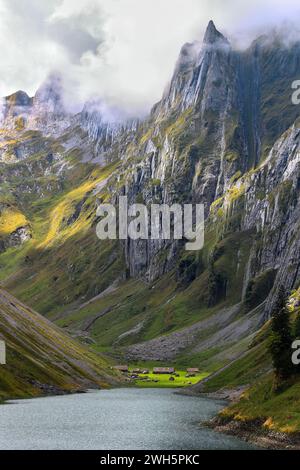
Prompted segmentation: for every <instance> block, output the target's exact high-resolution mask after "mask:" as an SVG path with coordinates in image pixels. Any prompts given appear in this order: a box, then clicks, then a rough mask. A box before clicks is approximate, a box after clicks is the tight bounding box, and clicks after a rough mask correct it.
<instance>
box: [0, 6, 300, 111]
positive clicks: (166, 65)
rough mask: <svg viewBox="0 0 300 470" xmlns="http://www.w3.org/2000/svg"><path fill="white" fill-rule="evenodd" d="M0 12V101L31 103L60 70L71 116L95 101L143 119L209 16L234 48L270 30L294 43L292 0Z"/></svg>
mask: <svg viewBox="0 0 300 470" xmlns="http://www.w3.org/2000/svg"><path fill="white" fill-rule="evenodd" d="M0 12H1V15H0V41H1V44H2V58H1V64H0V74H1V77H2V78H1V82H0V96H7V95H10V94H12V93H14V92H15V91H16V90H19V89H20V90H24V91H26V92H27V93H28V95H30V96H33V95H34V93H35V92H36V90H37V89H38V87H39V86H40V85H41V84H42V83H43V82H44V81H45V80H46V78H47V77H48V76H49V75H50V74H51V73H53V72H55V71H58V72H59V73H61V74H62V76H63V79H64V89H65V95H64V101H65V103H66V105H67V106H68V109H69V110H70V111H72V112H74V111H80V110H81V109H82V107H83V106H84V103H85V102H87V101H90V100H94V99H99V98H100V99H101V100H104V101H105V103H106V106H108V107H113V108H117V109H120V110H121V111H122V113H125V114H126V115H129V116H130V117H144V116H145V115H146V114H147V113H148V112H149V111H150V109H151V107H152V105H153V103H155V102H157V101H158V100H159V99H160V96H161V90H162V89H163V88H164V86H165V84H166V83H167V81H168V80H170V77H171V75H172V69H173V67H174V63H175V61H176V58H177V55H178V50H179V49H180V47H181V46H182V44H183V43H184V42H187V41H188V42H192V41H194V40H195V39H196V40H199V41H202V37H203V34H204V31H205V28H206V25H207V23H208V21H209V20H210V18H211V17H213V18H214V20H215V22H216V23H217V24H218V25H219V28H220V29H222V31H224V32H225V33H224V34H225V35H226V36H228V37H229V38H234V47H235V48H239V47H243V48H245V47H248V46H249V44H250V42H251V41H252V40H253V39H254V38H255V37H258V36H259V35H261V34H264V33H265V34H268V33H269V31H270V29H272V28H274V27H277V28H281V29H282V30H284V34H287V35H288V36H291V31H293V35H294V36H296V37H299V31H298V25H297V21H295V18H297V17H298V15H299V6H298V2H297V1H295V0H287V1H286V2H285V3H284V5H283V4H282V2H280V1H271V0H267V1H266V0H264V1H262V0H255V1H253V2H251V3H248V2H239V1H236V0H229V1H227V2H226V9H225V11H224V8H223V3H222V1H221V0H215V1H214V2H211V1H208V0H201V1H199V0H187V2H183V1H182V0H175V1H172V0H166V1H165V2H163V3H162V2H159V1H158V0H154V3H151V4H147V2H140V1H138V0H125V1H123V2H115V1H113V2H109V1H105V0H79V1H76V5H75V6H74V5H73V4H72V2H70V1H68V0H50V1H48V2H46V4H45V2H43V3H42V2H37V1H36V0H21V1H18V2H17V1H16V0H11V1H8V0H1V1H0ZM285 22H286V24H285ZM295 23H296V24H295ZM166 25H167V29H168V34H165V31H166ZM268 35H269V34H268Z"/></svg>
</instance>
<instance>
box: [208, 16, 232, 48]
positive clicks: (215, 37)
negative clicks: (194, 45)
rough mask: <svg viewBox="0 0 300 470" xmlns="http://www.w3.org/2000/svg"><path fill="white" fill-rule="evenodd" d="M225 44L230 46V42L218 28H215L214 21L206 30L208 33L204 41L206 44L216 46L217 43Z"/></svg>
mask: <svg viewBox="0 0 300 470" xmlns="http://www.w3.org/2000/svg"><path fill="white" fill-rule="evenodd" d="M220 41H222V42H225V43H226V44H229V42H228V40H227V39H226V38H225V36H223V34H221V33H220V32H219V31H218V30H217V28H216V27H215V24H214V22H213V21H212V20H210V22H209V23H208V26H207V28H206V32H205V35H204V40H203V42H204V43H205V44H214V43H216V42H220Z"/></svg>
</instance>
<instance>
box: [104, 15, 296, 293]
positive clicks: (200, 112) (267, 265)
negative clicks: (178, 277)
mask: <svg viewBox="0 0 300 470" xmlns="http://www.w3.org/2000/svg"><path fill="white" fill-rule="evenodd" d="M299 52H300V49H299V44H295V45H294V46H292V47H291V48H289V47H287V46H285V45H284V44H283V43H282V42H280V40H279V38H275V39H274V38H273V39H272V40H270V39H269V38H268V39H267V38H264V37H262V38H259V39H258V40H257V41H255V42H254V43H253V44H252V45H251V47H250V48H249V49H248V50H247V51H245V52H237V51H234V50H232V48H231V46H230V44H229V42H228V40H227V39H225V38H224V37H223V36H222V35H221V34H220V33H219V32H218V31H217V30H216V28H215V26H214V24H213V23H212V22H211V23H210V24H209V26H208V29H207V32H206V34H205V38H204V42H203V44H202V45H199V44H187V45H185V46H184V47H183V49H182V51H181V54H180V57H179V60H178V63H177V65H176V68H175V72H174V76H173V78H172V80H171V83H170V85H169V87H168V88H167V89H166V91H165V93H164V96H163V99H162V101H161V102H160V103H158V104H157V105H156V106H155V107H154V108H153V111H152V114H151V116H150V118H149V119H148V120H147V121H146V122H144V123H143V125H141V126H140V127H139V130H138V133H137V136H136V137H135V140H133V139H132V142H131V145H130V147H129V150H128V148H127V149H125V153H124V156H123V159H124V165H123V167H121V169H120V170H119V173H118V176H117V178H116V180H117V184H116V183H115V184H114V182H113V180H112V181H111V186H110V189H111V191H112V193H115V194H126V195H128V197H129V200H130V201H131V202H134V201H136V200H137V199H139V200H140V201H143V202H145V203H146V204H149V203H151V202H152V203H153V202H160V203H162V202H165V203H173V202H186V203H188V202H194V203H195V202H197V203H204V204H205V206H206V214H207V224H208V225H209V226H210V225H211V224H213V223H214V221H215V222H218V225H219V226H220V225H222V228H221V229H218V237H219V238H220V237H222V236H224V234H226V232H237V233H238V232H240V233H244V232H247V231H248V232H250V231H251V232H253V233H254V238H255V242H252V241H251V242H250V240H249V244H252V243H253V244H252V248H251V250H250V254H249V262H248V265H247V271H246V272H245V282H244V294H245V293H246V290H247V286H248V283H249V282H250V280H251V279H252V280H253V279H255V278H256V277H257V276H259V275H262V274H263V273H265V272H269V274H270V277H272V275H271V270H272V272H273V271H274V273H277V275H276V282H275V284H274V285H275V287H274V290H276V288H277V287H278V283H282V284H284V285H285V286H286V288H291V287H292V286H293V285H295V283H296V282H297V280H298V278H299V272H298V267H299V266H298V262H297V259H299V237H298V236H297V235H296V236H295V239H293V236H292V234H295V233H297V230H298V231H299V227H297V214H298V211H299V161H298V159H299V152H298V150H297V149H298V145H299V131H298V129H299V124H298V122H299V121H296V119H297V116H298V110H297V107H295V106H294V105H292V103H291V83H292V81H293V79H295V78H296V77H297V75H300V53H299ZM284 70H285V71H286V73H285V72H284ZM290 126H291V127H290ZM284 131H286V132H285V133H284ZM133 156H134V157H135V161H132V157H133ZM117 188H118V189H117ZM113 198H114V199H115V200H117V196H116V195H115V196H113ZM216 211H217V212H218V217H219V220H217V219H216V216H215V212H216ZM251 240H252V239H251ZM180 250H181V246H180V244H179V243H178V242H171V243H170V242H163V241H159V242H155V241H151V242H147V241H136V242H132V241H128V243H127V244H126V259H127V262H128V267H129V270H130V273H131V275H133V276H140V275H143V276H145V277H146V278H147V279H148V280H154V279H156V278H158V277H159V276H161V275H162V274H164V273H165V272H166V271H168V270H170V269H172V268H174V264H175V263H176V262H175V260H176V256H178V252H180ZM162 260H163V261H162ZM283 260H284V261H283ZM274 290H273V291H272V295H273V294H274Z"/></svg>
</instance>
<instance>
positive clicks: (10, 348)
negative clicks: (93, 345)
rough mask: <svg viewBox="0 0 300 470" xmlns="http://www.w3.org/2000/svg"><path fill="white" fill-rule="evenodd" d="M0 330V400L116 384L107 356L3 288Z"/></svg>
mask: <svg viewBox="0 0 300 470" xmlns="http://www.w3.org/2000/svg"><path fill="white" fill-rule="evenodd" d="M0 334H1V338H2V339H4V340H5V342H6V346H7V364H6V365H2V366H1V368H0V398H1V399H5V398H12V397H22V398H23V397H32V396H38V395H42V394H47V393H60V392H72V391H77V390H82V389H86V388H88V387H101V388H102V387H108V386H109V385H111V384H113V383H114V384H116V383H118V380H119V378H118V376H117V375H116V374H115V375H114V374H113V373H112V372H111V370H110V369H109V364H108V362H107V360H106V359H104V358H103V357H101V356H99V355H96V354H94V353H91V352H90V351H89V350H88V349H87V348H86V347H84V346H82V345H81V344H80V343H78V342H77V341H75V340H73V339H71V337H69V336H68V335H67V334H66V333H64V332H63V331H62V330H60V329H59V328H58V327H56V326H55V325H53V324H51V323H50V322H49V321H48V320H46V319H45V318H44V317H42V316H41V315H39V314H37V313H36V312H34V311H33V310H31V309H29V308H28V307H26V306H25V305H24V304H22V303H21V302H19V301H17V300H16V299H15V298H14V297H12V296H11V295H10V294H8V293H7V292H6V291H4V290H2V289H1V290H0Z"/></svg>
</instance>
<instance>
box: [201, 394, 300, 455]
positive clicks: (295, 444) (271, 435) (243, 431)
mask: <svg viewBox="0 0 300 470" xmlns="http://www.w3.org/2000/svg"><path fill="white" fill-rule="evenodd" d="M246 388H247V387H238V388H236V389H228V390H226V389H224V390H220V391H216V392H211V393H201V394H199V395H201V396H205V397H207V398H211V399H213V400H226V401H227V402H228V404H229V403H235V402H237V401H238V400H239V398H240V396H241V395H242V393H243V392H244V391H245V389H246ZM193 394H194V393H193ZM264 421H265V420H264V419H262V420H256V421H240V420H236V419H232V418H228V417H226V418H225V417H223V416H221V415H217V416H216V417H214V418H212V419H211V420H209V421H208V422H206V423H205V425H206V426H207V427H209V428H211V429H213V430H214V431H217V432H220V433H223V434H228V435H230V436H234V437H237V438H239V439H242V440H244V441H246V442H249V443H251V444H254V445H255V446H258V447H261V448H262V449H268V450H300V436H298V435H297V436H295V435H292V434H288V433H284V432H278V431H273V430H270V429H266V428H263V422H264Z"/></svg>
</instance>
